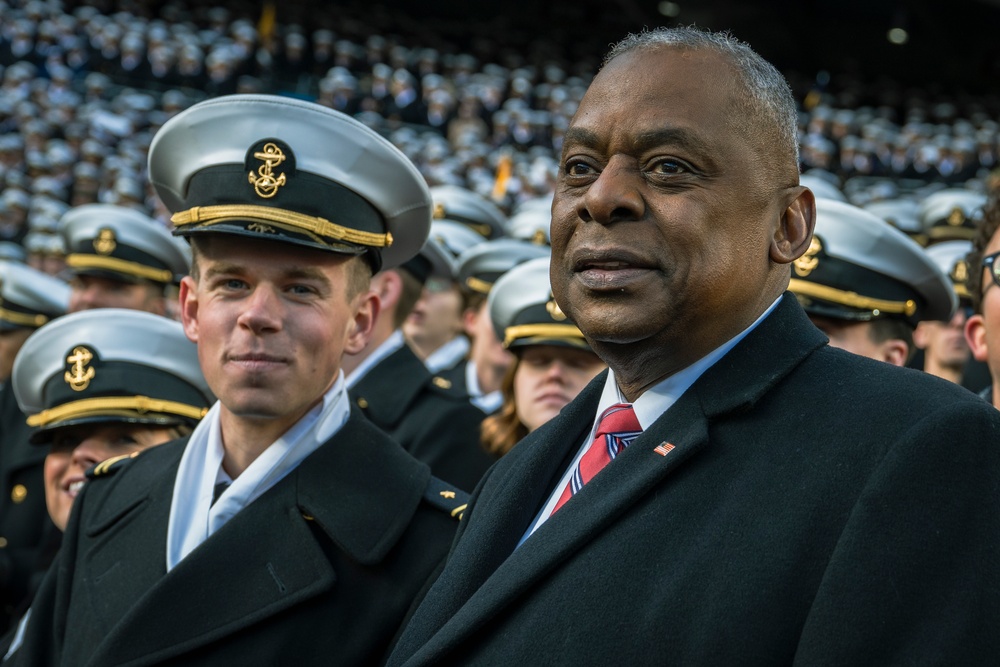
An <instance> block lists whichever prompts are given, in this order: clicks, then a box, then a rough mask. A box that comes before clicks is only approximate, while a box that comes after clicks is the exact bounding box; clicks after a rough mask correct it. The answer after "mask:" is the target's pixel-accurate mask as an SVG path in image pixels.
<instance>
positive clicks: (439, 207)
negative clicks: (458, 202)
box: [431, 202, 447, 220]
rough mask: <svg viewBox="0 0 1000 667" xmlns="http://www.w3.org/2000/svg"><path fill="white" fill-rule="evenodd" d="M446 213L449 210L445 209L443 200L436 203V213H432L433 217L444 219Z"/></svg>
mask: <svg viewBox="0 0 1000 667" xmlns="http://www.w3.org/2000/svg"><path fill="white" fill-rule="evenodd" d="M446 215H447V212H446V211H445V210H444V204H442V203H441V202H438V203H436V204H434V213H433V214H431V217H432V218H434V219H435V220H444V218H445V216H446Z"/></svg>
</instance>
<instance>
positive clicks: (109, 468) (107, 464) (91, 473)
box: [85, 452, 139, 479]
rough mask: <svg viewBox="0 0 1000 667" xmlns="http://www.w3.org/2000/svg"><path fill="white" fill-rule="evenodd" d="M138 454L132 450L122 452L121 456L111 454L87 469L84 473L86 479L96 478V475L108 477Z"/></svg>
mask: <svg viewBox="0 0 1000 667" xmlns="http://www.w3.org/2000/svg"><path fill="white" fill-rule="evenodd" d="M138 455H139V452H132V453H131V454H122V455H121V456H112V457H111V458H110V459H105V460H103V461H101V462H100V463H98V464H97V465H95V466H94V467H92V468H90V469H89V470H87V472H86V473H85V474H86V476H87V479H96V478H98V477H108V476H110V475H113V474H115V473H116V472H118V471H119V470H121V469H122V468H123V467H124V466H125V465H127V464H128V461H129V460H130V459H133V458H135V457H136V456H138Z"/></svg>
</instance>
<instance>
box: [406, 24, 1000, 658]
mask: <svg viewBox="0 0 1000 667" xmlns="http://www.w3.org/2000/svg"><path fill="white" fill-rule="evenodd" d="M796 120H797V119H796V112H795V105H794V101H793V99H792V97H791V94H790V92H789V89H788V86H787V85H786V83H785V82H784V80H783V79H782V77H781V76H780V75H779V74H778V73H777V71H776V70H775V69H774V68H773V67H772V66H770V65H769V64H768V63H766V62H765V61H763V60H762V59H761V58H760V57H759V56H757V55H756V54H755V53H753V51H751V50H750V49H749V47H747V46H746V45H744V44H742V43H739V42H737V41H736V40H734V39H733V38H731V37H729V36H728V35H726V34H712V33H703V32H700V31H697V30H694V29H679V30H658V31H654V32H650V33H644V34H642V35H637V36H633V37H630V38H628V39H626V40H625V41H623V42H622V43H620V44H619V45H618V46H617V47H616V48H614V49H613V50H612V52H611V54H610V56H609V57H608V59H607V60H606V61H605V64H604V67H603V69H602V70H601V72H600V73H599V74H598V75H597V77H596V78H595V79H594V81H593V83H592V85H591V86H590V88H589V90H588V91H587V93H586V95H585V96H584V98H583V100H582V101H581V103H580V106H579V109H578V110H577V113H576V115H575V117H574V119H573V121H572V123H571V126H570V127H569V128H568V130H567V132H566V136H565V143H564V145H563V151H562V161H561V168H560V173H559V177H558V185H557V189H556V193H555V200H554V203H553V207H552V214H553V215H552V217H553V222H552V250H553V252H552V263H551V278H552V290H553V296H554V297H555V300H556V302H557V303H558V305H559V306H561V308H562V310H563V311H564V312H565V314H566V315H567V316H568V317H570V318H571V319H572V320H573V321H575V322H576V323H577V325H578V326H579V327H580V329H581V331H583V333H584V335H585V336H586V338H587V340H588V341H589V342H590V344H591V346H592V347H593V349H594V350H595V351H596V352H598V354H600V356H601V357H602V358H603V359H604V360H605V361H607V363H608V365H609V366H610V371H609V372H608V373H606V374H601V375H599V376H598V377H597V378H596V379H595V381H594V382H592V383H591V384H590V386H589V387H587V388H586V389H584V391H583V392H582V393H581V394H580V395H579V396H578V397H577V399H576V400H574V401H573V402H572V403H570V404H569V405H567V406H566V407H565V408H563V410H562V412H561V413H560V415H559V416H558V417H556V418H554V419H553V420H551V421H550V422H548V423H547V424H545V425H544V426H542V427H541V428H539V429H538V430H536V431H535V432H533V433H532V434H530V435H529V436H528V437H527V438H525V439H524V440H523V441H521V443H520V444H518V446H517V447H515V448H514V450H513V451H512V452H511V453H510V454H508V455H507V456H506V457H505V458H503V459H501V460H500V461H499V462H498V463H497V464H496V465H494V466H493V467H492V468H491V469H490V471H489V472H487V474H486V476H485V477H484V478H483V480H482V481H481V482H480V485H479V487H478V488H477V490H476V492H475V494H474V495H473V497H472V498H471V499H470V501H469V506H468V508H467V509H466V511H465V516H464V518H463V520H462V523H461V527H460V529H459V536H458V538H457V540H456V543H455V545H454V546H453V547H452V550H451V552H450V554H449V558H448V561H447V564H446V566H445V568H444V570H443V571H442V573H441V575H440V577H439V578H438V580H437V581H436V582H435V583H434V585H433V586H432V587H431V588H430V589H429V591H428V593H427V595H426V597H425V598H424V600H423V601H422V603H421V604H420V606H419V608H418V609H417V610H416V612H415V613H414V615H413V617H412V619H411V622H410V623H409V624H408V626H407V628H406V629H405V630H404V632H403V634H402V635H401V638H400V640H399V642H398V643H397V645H396V649H395V650H394V652H393V655H392V656H391V657H390V660H389V663H390V664H391V665H401V664H406V665H411V666H412V665H431V664H433V665H472V664H476V665H488V664H534V665H538V664H561V665H568V664H587V665H602V664H628V665H664V664H669V665H706V664H711V665H762V666H763V665H767V666H772V665H778V664H792V663H795V664H802V665H816V664H837V665H856V664H913V663H920V662H931V663H933V662H950V663H956V664H958V663H960V664H984V663H988V662H992V661H995V660H996V655H997V652H998V650H1000V639H998V636H997V633H996V632H995V627H996V624H997V623H998V622H1000V598H998V596H1000V586H998V576H1000V574H998V571H997V568H996V567H995V563H996V562H997V559H998V557H1000V546H998V545H1000V511H998V508H997V502H998V500H997V494H996V480H997V479H998V477H1000V448H998V447H997V446H996V442H997V438H998V437H1000V414H996V413H995V411H991V410H990V409H989V406H987V405H985V404H984V403H983V402H982V401H980V400H979V399H977V398H976V397H975V396H974V395H972V394H970V393H969V392H967V391H965V390H963V389H961V388H960V387H956V386H955V385H953V384H951V383H946V382H944V381H942V380H940V379H939V378H934V377H931V376H929V375H926V374H917V373H915V372H913V371H907V370H905V369H899V368H895V367H892V366H890V365H888V364H884V363H881V362H876V361H873V360H870V359H866V358H863V357H860V356H857V355H853V354H850V353H847V352H844V351H842V350H838V349H834V348H831V347H829V346H828V345H827V341H826V338H825V337H824V336H823V335H822V334H821V333H820V332H819V331H818V330H817V329H816V328H815V327H813V326H812V324H810V322H809V320H808V318H807V317H806V316H805V314H804V313H803V312H802V309H801V307H800V306H799V304H798V302H797V301H796V299H795V298H794V296H790V295H788V294H784V295H783V292H784V290H785V288H786V287H787V285H788V281H789V277H790V266H791V264H792V262H793V261H794V260H795V259H796V258H797V257H799V256H800V255H802V254H803V253H804V252H805V251H806V250H807V248H808V247H809V243H810V238H811V235H812V230H813V225H814V219H815V206H814V198H813V195H812V193H811V192H810V191H809V190H807V189H806V188H804V187H802V186H800V185H798V169H797V155H796ZM592 443H593V446H591V444H592Z"/></svg>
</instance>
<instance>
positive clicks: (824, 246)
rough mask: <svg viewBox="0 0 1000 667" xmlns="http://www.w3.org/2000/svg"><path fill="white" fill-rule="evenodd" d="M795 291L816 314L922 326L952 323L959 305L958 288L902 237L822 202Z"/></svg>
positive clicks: (798, 264) (872, 219)
mask: <svg viewBox="0 0 1000 667" xmlns="http://www.w3.org/2000/svg"><path fill="white" fill-rule="evenodd" d="M788 288H789V289H790V290H791V291H792V292H793V293H794V294H795V296H796V297H797V298H798V300H799V302H800V303H801V304H802V306H803V308H804V309H805V311H806V312H807V313H809V314H810V315H818V316H823V317H832V318H835V319H841V320H852V321H859V322H863V321H871V320H874V319H877V318H882V317H894V318H897V319H901V320H903V321H906V322H907V323H909V324H911V325H913V326H915V325H916V324H917V323H918V322H921V321H923V320H947V319H949V318H950V317H951V314H952V312H954V310H955V307H956V305H957V300H956V297H955V292H954V290H953V289H952V286H951V281H950V280H949V279H948V276H946V275H945V274H944V273H943V272H942V271H941V269H939V268H938V266H937V265H936V264H935V263H934V262H933V261H932V260H931V258H930V257H928V256H927V254H926V251H925V250H924V249H923V248H921V247H920V246H919V245H917V243H916V242H915V241H913V240H912V239H910V238H909V237H907V236H906V234H904V233H903V232H901V231H899V230H898V229H895V228H894V227H892V226H891V225H889V224H888V223H887V222H885V221H884V220H882V219H881V218H878V217H876V216H875V215H873V214H871V213H868V212H867V211H864V210H862V209H860V208H858V207H856V206H852V205H850V204H846V203H844V202H839V201H834V200H830V199H821V198H820V199H817V200H816V230H815V233H814V234H813V239H812V242H811V243H810V245H809V249H808V250H806V252H805V254H803V255H802V256H801V257H799V258H798V259H797V260H795V262H794V264H793V270H792V279H791V282H790V283H789V286H788Z"/></svg>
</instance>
